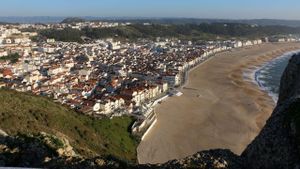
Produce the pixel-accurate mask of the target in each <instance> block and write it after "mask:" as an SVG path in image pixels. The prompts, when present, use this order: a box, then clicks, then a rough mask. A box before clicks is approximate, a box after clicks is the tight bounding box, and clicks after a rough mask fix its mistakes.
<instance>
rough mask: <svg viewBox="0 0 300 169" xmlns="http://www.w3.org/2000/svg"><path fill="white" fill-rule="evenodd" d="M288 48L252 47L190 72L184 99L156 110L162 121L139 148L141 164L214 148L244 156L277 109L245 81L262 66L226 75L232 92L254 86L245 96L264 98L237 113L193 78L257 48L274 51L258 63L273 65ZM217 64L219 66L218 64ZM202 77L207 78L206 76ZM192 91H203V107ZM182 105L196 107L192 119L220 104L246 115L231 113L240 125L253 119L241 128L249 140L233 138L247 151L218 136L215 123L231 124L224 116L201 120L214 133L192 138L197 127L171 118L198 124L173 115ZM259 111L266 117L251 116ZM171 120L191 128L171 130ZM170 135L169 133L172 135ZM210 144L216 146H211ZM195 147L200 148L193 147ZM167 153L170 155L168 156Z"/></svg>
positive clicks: (177, 114) (200, 95) (172, 101)
mask: <svg viewBox="0 0 300 169" xmlns="http://www.w3.org/2000/svg"><path fill="white" fill-rule="evenodd" d="M287 44H290V43H284V44H263V45H260V46H254V47H251V48H249V47H248V48H240V49H233V50H232V51H230V52H226V51H224V52H221V53H217V54H215V56H213V57H210V58H209V59H207V60H205V61H204V62H203V63H201V64H199V65H197V66H196V67H195V68H193V69H194V70H193V69H192V70H190V71H189V73H188V78H187V81H186V83H185V84H184V85H183V86H182V87H181V89H180V91H181V92H183V93H184V95H183V96H180V97H177V98H175V99H174V97H172V98H168V100H167V101H165V103H163V104H162V105H159V106H158V108H157V107H156V108H155V109H156V110H158V111H157V112H158V114H157V115H158V120H157V123H156V124H155V125H154V127H153V129H152V130H151V132H149V136H148V137H147V138H146V139H145V140H143V141H142V142H141V143H140V145H139V147H138V150H137V151H138V159H139V162H140V163H161V162H165V161H168V160H170V159H178V158H182V157H185V156H187V155H190V154H193V153H194V152H196V151H197V150H205V149H211V148H229V149H233V151H234V152H235V153H237V154H238V153H241V150H243V149H244V148H245V147H244V146H245V145H248V143H249V142H250V141H249V140H252V139H253V138H254V137H255V136H256V135H257V134H258V131H260V129H261V128H262V126H263V125H264V123H265V120H266V115H265V114H267V117H269V115H270V113H271V110H272V108H273V107H274V106H275V105H274V104H273V105H272V106H270V105H269V104H271V102H270V98H267V97H269V96H266V95H265V94H266V93H264V92H263V93H264V94H262V91H257V88H258V87H257V85H255V84H254V83H251V84H250V82H247V79H243V72H245V70H246V71H249V68H250V69H252V70H253V68H255V65H256V66H258V64H253V63H252V64H250V67H249V66H247V65H249V64H248V62H249V61H247V62H245V63H243V64H242V66H241V65H240V64H239V63H238V62H237V64H238V66H239V68H234V66H233V67H232V68H231V70H234V71H232V72H226V73H229V75H228V76H227V77H226V78H228V79H229V80H231V84H229V83H228V79H226V83H227V84H226V85H230V87H231V88H232V85H234V86H235V87H238V88H241V86H243V85H245V84H243V83H247V84H246V86H248V87H249V86H250V87H249V88H246V90H245V91H244V93H249V92H250V93H251V92H254V93H255V94H258V95H259V96H262V98H258V100H256V102H254V103H252V104H249V105H248V106H247V105H238V106H237V108H236V110H235V109H234V108H232V104H229V103H225V104H224V103H222V102H221V101H220V100H222V97H219V96H214V94H216V93H214V91H213V90H212V89H209V90H208V89H207V91H205V90H206V89H205V87H207V86H209V85H207V84H205V81H203V80H202V81H199V82H201V84H202V85H204V89H203V88H201V89H200V88H197V86H194V85H193V79H194V78H193V75H194V74H195V73H194V72H197V69H199V67H200V69H201V71H205V67H207V65H209V64H211V62H215V61H212V60H216V59H215V58H220V57H222V56H223V55H226V56H230V55H231V54H232V53H234V52H235V53H243V52H245V51H246V53H247V51H248V50H250V51H251V50H253V48H255V49H257V50H262V51H264V50H263V49H262V48H272V50H271V53H269V54H268V52H267V53H264V55H266V57H259V58H258V57H255V60H256V61H257V62H258V63H259V64H260V65H262V63H265V62H266V61H270V59H271V58H275V57H276V56H278V52H279V53H280V51H279V50H276V47H277V46H284V47H285V49H280V50H281V52H282V51H290V50H291V49H287V50H286V48H290V46H288V45H287ZM292 44H294V46H297V47H298V48H299V46H300V45H299V44H298V43H292ZM273 48H274V49H273ZM274 51H275V52H274ZM250 53H251V52H250ZM276 54H277V55H276ZM256 55H261V54H260V52H258V53H256ZM270 55H271V57H270ZM274 55H275V56H274ZM235 57H236V56H235ZM244 58H246V60H247V57H243V59H244ZM251 58H252V57H251ZM222 60H224V59H222ZM225 61H228V60H226V58H225ZM252 61H253V60H252ZM249 63H251V59H250V62H249ZM216 64H217V66H218V62H217V63H216ZM221 66H222V64H221ZM225 66H228V65H225ZM237 69H238V71H236V70H237ZM225 70H226V69H225ZM212 71H213V70H212ZM223 71H224V70H222V72H223ZM237 72H239V73H240V74H237ZM217 73H220V72H217ZM201 75H202V76H203V73H202V74H201ZM191 76H192V77H191ZM222 80H224V77H222ZM241 80H242V81H241ZM248 80H249V79H248ZM191 81H192V82H191ZM203 83H204V84H203ZM217 83H221V82H217ZM214 85H216V84H215V83H214ZM185 87H186V88H185ZM194 87H195V88H194ZM218 87H219V86H218ZM253 88H254V90H253ZM192 89H195V91H196V92H198V91H199V94H198V95H197V96H196V97H197V98H201V102H200V104H199V105H198V104H195V103H193V104H190V103H189V102H190V101H192V102H197V101H196V100H195V96H193V94H192V93H193V92H192V93H191V91H189V90H192ZM216 89H217V88H216ZM258 90H260V89H258ZM255 94H254V95H255ZM189 95H190V96H189ZM202 95H203V96H202ZM234 95H236V94H234ZM237 95H238V94H237ZM188 96H189V97H191V98H188ZM183 97H184V98H183ZM202 97H203V98H202ZM206 97H208V99H205V98H206ZM179 98H181V99H179ZM182 98H183V99H182ZM265 98H267V99H266V102H264V101H261V99H262V100H264V99H265ZM229 99H230V102H235V101H233V100H231V99H232V97H230V98H229ZM188 100H190V101H188ZM246 100H247V101H249V99H246ZM253 100H255V99H254V98H252V102H253ZM207 101H209V102H207ZM180 102H182V103H186V104H188V105H186V106H192V109H193V110H191V111H189V110H184V111H189V113H192V115H195V114H196V117H197V116H200V117H201V116H203V115H201V113H200V114H199V110H198V111H195V109H197V107H198V108H199V106H201V105H205V104H206V103H207V104H210V106H208V108H205V107H202V106H201V109H202V110H203V111H204V112H209V111H212V110H209V109H215V108H212V107H211V106H212V105H215V104H220V105H222V106H225V107H226V108H228V109H232V110H233V111H234V112H235V113H234V114H238V112H239V111H240V110H241V111H242V112H245V115H243V117H238V116H236V115H231V114H228V113H227V115H229V116H232V118H233V119H234V120H236V121H238V122H237V124H242V123H241V122H244V120H246V119H247V117H251V118H252V119H254V121H251V122H247V123H248V124H249V125H246V127H241V128H242V129H240V130H241V131H243V132H246V136H245V138H238V135H237V133H240V132H241V131H238V132H237V133H234V134H233V135H234V136H232V137H231V138H236V139H237V140H239V142H240V143H241V144H242V145H243V146H242V147H243V148H241V147H239V146H237V147H235V146H234V145H232V144H233V143H231V142H230V141H229V140H231V139H227V138H222V137H221V136H222V135H224V134H220V136H218V133H219V132H220V131H222V125H220V126H219V125H218V124H214V123H216V122H214V121H221V122H222V123H228V122H224V120H222V118H221V117H222V116H223V118H225V119H227V120H228V121H230V118H229V119H228V117H225V116H224V115H225V114H224V113H222V115H221V117H217V120H214V119H213V117H212V118H210V117H205V118H200V119H199V117H198V118H196V119H197V120H199V121H200V123H202V125H200V126H202V127H204V128H206V127H205V126H203V124H206V123H212V124H213V126H214V127H213V126H212V128H211V129H210V127H207V128H208V129H205V131H204V132H202V134H198V136H191V134H187V133H193V134H195V131H193V130H189V129H188V128H191V127H189V126H190V125H192V126H196V127H194V128H199V125H198V124H197V123H192V122H189V121H188V120H184V119H183V120H176V117H173V118H172V117H171V116H175V115H174V114H176V116H180V117H181V118H187V119H190V120H191V121H194V119H192V117H190V118H188V117H185V116H182V113H181V115H180V113H174V114H172V111H174V108H170V107H168V106H171V105H172V104H173V105H174V104H178V103H180ZM250 102H251V101H250ZM259 102H262V103H263V104H261V103H259ZM166 104H168V105H166ZM211 104H212V105H211ZM166 106H167V107H166ZM243 106H245V107H244V108H243ZM264 106H266V107H267V108H264ZM160 107H163V108H160ZM174 107H176V106H174ZM230 107H231V108H230ZM253 107H254V108H253ZM258 107H260V108H261V110H260V111H262V112H265V113H261V114H258V115H257V113H254V114H256V115H255V116H254V115H252V114H251V113H249V112H254V111H257V110H258ZM178 108H181V109H182V106H179V107H178ZM170 109H171V110H170ZM185 109H186V108H185ZM248 110H250V111H248ZM164 112H168V113H167V114H168V115H169V117H168V115H164V114H165V113H164ZM200 112H201V111H200ZM266 112H268V113H266ZM203 114H204V113H203ZM213 114H214V115H213V116H218V115H217V114H215V113H214V112H213ZM160 116H164V117H163V118H162V117H160ZM205 116H211V115H209V114H208V115H205ZM244 116H245V117H244ZM169 118H171V120H169V121H171V122H172V123H173V122H176V121H177V122H178V121H180V122H183V121H188V123H186V122H185V123H186V124H185V125H187V126H185V125H184V127H178V126H177V127H176V126H175V128H179V129H180V130H179V131H178V130H177V129H172V127H173V126H174V125H173V126H172V127H168V125H172V124H170V122H168V121H166V120H168V119H169ZM174 118H175V119H174ZM163 119H164V120H163ZM261 119H263V120H261ZM162 121H164V122H162ZM206 121H209V122H206ZM164 123H168V124H167V125H165V126H167V127H166V128H164V127H162V128H160V127H159V126H161V125H164ZM189 123H192V124H189ZM177 124H181V123H177ZM237 124H234V125H235V126H236V125H237ZM210 125H211V124H209V126H210ZM216 127H217V128H216ZM236 127H237V126H236ZM182 128H183V129H184V130H186V129H188V130H189V131H188V132H187V133H184V132H183V134H182V133H181V130H182ZM192 128H193V127H192ZM229 128H230V130H238V128H237V129H234V128H232V126H230V127H229ZM159 130H163V131H159ZM173 130H177V131H173ZM200 130H201V128H200ZM218 130H220V131H218ZM249 130H250V133H247V131H249ZM171 131H172V132H171ZM196 131H197V130H196ZM209 131H210V132H209ZM167 132H169V134H168V133H167ZM211 132H213V135H211ZM226 132H227V134H231V135H232V133H230V132H228V131H226ZM200 133H201V132H200ZM253 133H254V134H253ZM166 135H168V136H166ZM181 135H186V136H187V137H191V138H195V137H196V138H199V137H200V138H203V137H202V136H205V135H206V136H205V137H211V138H210V139H207V141H205V140H204V141H203V140H201V141H200V142H203V143H205V145H204V146H203V145H201V144H197V143H196V142H195V141H191V140H186V141H184V140H180V139H178V137H180V136H181ZM196 135H197V133H196ZM174 136H176V137H177V138H174ZM159 137H166V138H165V139H163V138H159ZM249 138H250V139H249ZM211 139H213V140H211ZM216 140H217V141H216ZM210 141H211V142H212V143H213V144H210ZM179 142H184V146H181V145H182V144H178V143H179ZM166 143H167V144H166ZM155 144H163V146H156V145H155ZM193 144H196V145H193ZM175 145H177V146H175ZM183 147H186V148H187V149H188V150H185V149H186V148H183ZM205 147H206V148H205ZM232 147H235V148H232ZM161 149H164V150H161ZM174 149H175V151H174ZM164 151H165V152H166V153H164Z"/></svg>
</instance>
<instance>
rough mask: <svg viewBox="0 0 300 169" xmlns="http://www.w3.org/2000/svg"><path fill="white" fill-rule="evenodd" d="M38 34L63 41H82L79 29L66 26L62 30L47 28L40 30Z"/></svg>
mask: <svg viewBox="0 0 300 169" xmlns="http://www.w3.org/2000/svg"><path fill="white" fill-rule="evenodd" d="M40 35H41V36H43V37H46V38H54V39H55V40H57V41H63V42H79V43H81V42H82V39H81V36H82V35H83V34H82V32H81V31H80V30H77V29H71V28H66V29H63V30H57V29H48V30H42V31H41V32H40Z"/></svg>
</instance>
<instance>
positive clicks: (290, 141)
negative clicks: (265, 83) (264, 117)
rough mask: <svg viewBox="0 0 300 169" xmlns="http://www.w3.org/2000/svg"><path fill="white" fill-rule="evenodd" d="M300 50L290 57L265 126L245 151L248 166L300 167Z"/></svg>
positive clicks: (255, 167)
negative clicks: (277, 97)
mask: <svg viewBox="0 0 300 169" xmlns="http://www.w3.org/2000/svg"><path fill="white" fill-rule="evenodd" d="M299 117H300V54H298V55H294V56H293V57H292V59H291V60H290V62H289V64H288V66H287V68H286V70H285V72H284V74H283V76H282V79H281V84H280V95H279V101H278V104H277V107H276V108H275V110H274V112H273V113H272V115H271V117H270V118H269V120H268V121H267V123H266V125H265V127H264V128H263V129H262V131H261V132H260V134H259V135H258V136H257V137H256V138H255V140H254V141H253V142H252V143H251V144H250V145H249V146H248V147H247V148H246V150H245V151H244V152H243V154H242V158H244V159H245V166H247V168H250V169H260V168H299V167H300V156H299V155H300V154H299V145H300V144H299V143H300V142H299V134H300V130H299V129H300V128H299V126H300V120H299Z"/></svg>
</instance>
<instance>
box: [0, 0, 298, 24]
mask: <svg viewBox="0 0 300 169" xmlns="http://www.w3.org/2000/svg"><path fill="white" fill-rule="evenodd" d="M299 7H300V1H299V0H1V1H0V16H99V17H115V16H119V17H121V16H125V17H191V18H223V19H253V18H259V19H261V18H270V19H299V20H300V8H299Z"/></svg>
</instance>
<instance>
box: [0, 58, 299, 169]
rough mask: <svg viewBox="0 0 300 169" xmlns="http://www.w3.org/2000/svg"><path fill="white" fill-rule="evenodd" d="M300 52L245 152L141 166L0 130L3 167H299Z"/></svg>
mask: <svg viewBox="0 0 300 169" xmlns="http://www.w3.org/2000/svg"><path fill="white" fill-rule="evenodd" d="M299 145H300V54H299V55H295V56H293V57H292V59H291V60H290V62H289V65H288V66H287V68H286V70H285V72H284V75H283V77H282V80H281V87H280V96H279V101H278V104H277V107H276V108H275V110H274V112H273V114H272V115H271V117H270V119H269V120H268V121H267V123H266V125H265V127H264V128H263V129H262V131H261V133H260V134H259V135H258V136H257V137H256V138H255V139H254V141H253V142H252V143H251V144H250V145H249V146H248V147H247V148H246V149H245V151H244V152H243V153H242V155H241V156H237V155H235V154H233V153H232V152H231V151H230V150H210V151H202V152H199V153H196V154H195V155H193V156H190V157H187V158H184V159H180V160H172V161H169V162H167V163H165V164H160V165H138V164H131V163H127V162H124V161H122V160H118V159H116V158H114V157H96V158H92V159H86V158H83V157H81V156H80V155H77V154H75V153H74V152H73V151H72V147H71V146H70V145H69V144H68V141H67V140H66V139H63V138H57V137H55V136H51V135H47V134H45V133H42V134H40V135H37V136H24V135H21V136H14V137H11V136H8V135H6V134H5V132H4V131H1V130H0V166H25V167H47V168H137V169H142V168H170V169H174V168H200V169H243V168H244V169H273V168H276V169H277V168H279V169H281V168H282V169H286V168H287V169H289V168H291V169H297V168H300V153H299V152H300V151H299V150H300V149H299V148H300V147H299Z"/></svg>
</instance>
